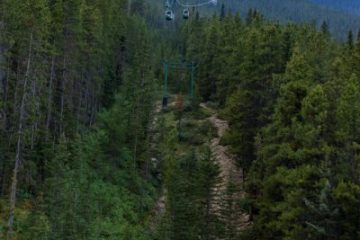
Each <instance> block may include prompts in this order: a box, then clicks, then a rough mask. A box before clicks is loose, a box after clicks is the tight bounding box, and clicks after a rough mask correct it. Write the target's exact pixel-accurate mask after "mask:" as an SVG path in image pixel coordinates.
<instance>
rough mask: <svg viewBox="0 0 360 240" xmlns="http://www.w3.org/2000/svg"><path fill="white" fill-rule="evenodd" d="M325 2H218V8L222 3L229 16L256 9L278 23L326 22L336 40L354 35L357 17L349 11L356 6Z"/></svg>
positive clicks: (359, 24)
mask: <svg viewBox="0 0 360 240" xmlns="http://www.w3.org/2000/svg"><path fill="white" fill-rule="evenodd" d="M328 2H329V1H325V0H313V1H309V0H272V1H266V0H242V1H237V0H221V1H220V4H222V3H224V4H225V6H226V8H227V9H231V10H232V11H233V12H238V11H240V13H242V15H244V14H246V12H247V11H248V9H249V8H256V9H258V10H259V11H261V12H262V13H263V14H264V15H265V16H267V17H269V18H271V19H274V20H279V21H280V22H289V21H292V22H297V23H299V22H315V23H316V24H317V25H318V26H319V25H320V24H321V23H322V22H323V21H326V22H328V23H329V25H330V29H331V32H332V34H333V35H334V37H335V38H337V39H345V38H346V36H347V33H348V31H349V30H352V31H354V32H357V31H358V26H360V16H357V15H355V14H354V11H356V10H352V11H351V13H353V14H351V13H350V12H349V9H353V6H354V7H355V8H354V9H356V7H357V8H358V9H359V3H354V1H346V4H347V2H348V3H349V5H346V4H345V3H338V4H336V1H330V2H331V3H333V4H330V3H328Z"/></svg>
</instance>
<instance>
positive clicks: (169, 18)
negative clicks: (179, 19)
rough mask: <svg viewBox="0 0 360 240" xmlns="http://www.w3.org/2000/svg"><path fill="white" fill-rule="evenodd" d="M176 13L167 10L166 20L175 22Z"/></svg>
mask: <svg viewBox="0 0 360 240" xmlns="http://www.w3.org/2000/svg"><path fill="white" fill-rule="evenodd" d="M174 17H175V16H174V12H173V11H172V10H170V9H168V10H166V11H165V19H166V20H167V21H172V20H174Z"/></svg>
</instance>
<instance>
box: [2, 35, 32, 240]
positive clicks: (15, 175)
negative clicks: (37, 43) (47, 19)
mask: <svg viewBox="0 0 360 240" xmlns="http://www.w3.org/2000/svg"><path fill="white" fill-rule="evenodd" d="M32 44H33V34H32V33H31V34H30V40H29V55H28V59H27V66H26V72H25V79H24V84H23V92H22V97H21V103H20V114H19V122H18V137H17V144H16V156H15V165H14V170H13V176H12V182H11V189H10V210H9V220H8V231H7V239H8V240H11V239H12V236H13V231H14V230H13V225H14V211H15V205H16V192H17V180H18V172H19V167H20V162H21V146H22V134H23V127H24V126H23V124H24V119H25V110H26V109H25V101H26V94H27V90H26V88H27V83H28V79H29V73H30V66H31V56H32Z"/></svg>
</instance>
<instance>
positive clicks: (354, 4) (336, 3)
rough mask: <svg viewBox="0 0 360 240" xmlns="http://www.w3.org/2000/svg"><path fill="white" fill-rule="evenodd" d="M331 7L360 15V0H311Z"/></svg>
mask: <svg viewBox="0 0 360 240" xmlns="http://www.w3.org/2000/svg"><path fill="white" fill-rule="evenodd" d="M311 1H312V2H314V3H317V4H320V5H322V6H325V7H328V8H330V9H335V10H342V11H346V12H350V13H353V14H356V15H359V16H360V1H359V0H311Z"/></svg>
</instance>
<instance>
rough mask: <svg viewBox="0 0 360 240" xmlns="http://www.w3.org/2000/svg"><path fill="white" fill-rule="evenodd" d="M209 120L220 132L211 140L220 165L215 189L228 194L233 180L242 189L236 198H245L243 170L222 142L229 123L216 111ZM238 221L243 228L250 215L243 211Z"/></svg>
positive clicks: (222, 194) (238, 224) (247, 224)
mask: <svg viewBox="0 0 360 240" xmlns="http://www.w3.org/2000/svg"><path fill="white" fill-rule="evenodd" d="M201 107H203V108H206V109H209V108H208V107H207V106H206V105H204V104H201ZM208 120H209V121H210V122H211V123H212V124H213V125H214V127H215V128H216V129H217V133H218V134H217V135H218V136H217V137H216V138H214V139H212V141H211V149H212V152H213V156H214V158H215V160H216V161H217V163H218V165H219V167H220V178H221V182H220V184H219V185H218V186H217V187H216V188H215V189H214V190H213V191H214V192H216V193H217V194H216V196H220V198H221V197H222V196H224V195H225V194H226V187H227V185H228V183H229V182H232V183H234V184H235V185H236V186H237V187H238V188H239V189H240V191H239V192H238V193H237V194H236V195H235V196H234V198H236V199H241V198H244V196H245V192H244V191H243V190H241V189H242V187H243V171H242V169H240V168H238V167H237V166H236V163H235V160H234V159H233V158H232V157H231V156H230V155H229V154H228V153H227V147H225V146H222V145H221V144H220V139H221V138H222V137H223V136H224V134H225V132H226V131H227V130H228V128H229V125H228V123H227V121H225V120H222V119H220V118H219V116H218V115H217V114H216V113H213V114H212V115H211V117H209V118H208ZM216 202H217V200H216V199H215V204H214V206H213V207H214V209H215V210H216V209H219V208H220V206H217V203H216ZM236 222H237V224H236V225H237V226H238V227H239V230H243V229H245V228H247V227H248V226H249V225H250V224H251V221H250V216H249V215H248V214H246V213H244V212H241V213H240V214H239V219H237V221H236Z"/></svg>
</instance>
